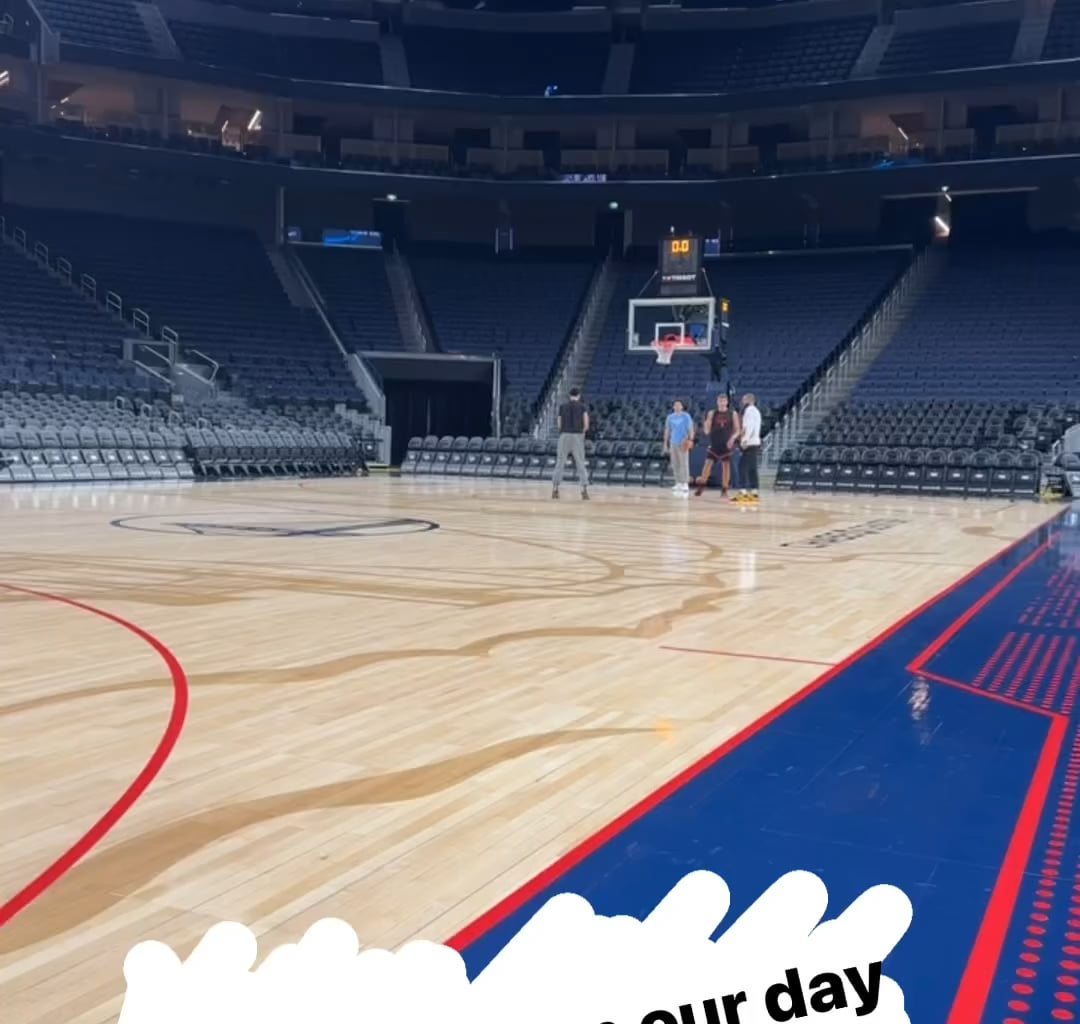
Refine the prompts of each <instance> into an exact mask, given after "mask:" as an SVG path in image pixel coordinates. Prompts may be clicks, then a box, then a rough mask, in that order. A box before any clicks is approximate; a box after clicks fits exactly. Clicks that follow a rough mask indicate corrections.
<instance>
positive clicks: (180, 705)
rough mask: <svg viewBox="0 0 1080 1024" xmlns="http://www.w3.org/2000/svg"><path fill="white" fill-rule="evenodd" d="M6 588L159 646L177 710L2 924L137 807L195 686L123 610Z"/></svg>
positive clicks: (6, 908) (1, 914)
mask: <svg viewBox="0 0 1080 1024" xmlns="http://www.w3.org/2000/svg"><path fill="white" fill-rule="evenodd" d="M0 589H4V590H8V591H10V592H12V593H16V594H26V595H28V596H30V597H40V598H41V599H42V600H45V601H54V602H56V603H57V604H64V605H67V606H68V607H70V608H77V609H78V610H79V611H83V612H88V613H89V614H90V615H96V616H97V617H98V618H100V619H105V620H106V621H107V622H112V623H114V624H115V625H117V626H120V627H121V628H122V629H126V630H127V631H128V632H129V633H131V634H133V635H134V636H136V637H138V638H139V639H140V640H142V641H143V643H145V644H147V645H149V646H150V647H152V648H153V649H154V651H155V652H156V653H157V655H158V657H160V658H161V660H162V661H163V662H164V663H165V666H166V668H168V670H169V676H170V677H171V679H172V686H173V701H172V711H171V713H170V715H169V721H168V724H167V725H166V726H165V731H164V732H163V733H162V736H161V739H160V740H159V741H158V745H157V747H156V748H155V749H154V752H153V753H152V754H151V755H150V760H148V761H147V762H146V764H145V765H144V766H143V769H142V771H141V772H139V774H138V775H137V776H136V777H135V780H134V781H133V782H132V783H131V785H130V786H128V788H127V789H126V790H124V792H123V793H122V794H121V795H120V797H119V799H118V800H117V801H116V802H115V803H114V804H113V805H112V807H110V808H109V809H108V810H107V811H106V812H105V814H104V815H102V817H101V818H99V819H98V821H97V822H96V823H95V824H94V825H93V826H92V827H91V829H90V830H89V831H88V832H87V833H86V834H85V835H84V836H83V837H82V838H81V839H79V841H78V842H76V843H75V845H74V846H72V847H71V848H70V849H68V850H67V851H66V852H65V853H63V854H61V856H60V857H59V858H57V860H55V861H53V863H52V864H50V865H49V866H48V867H47V868H46V869H45V870H44V871H42V872H41V874H39V875H38V876H37V877H36V878H35V879H33V881H31V882H29V883H28V884H27V885H25V886H23V888H22V889H20V890H19V891H18V892H17V893H16V894H15V895H14V896H13V897H12V898H11V899H10V900H8V901H7V902H6V903H5V904H3V906H0V927H2V926H3V925H5V924H7V923H8V922H9V921H10V920H11V919H12V918H13V917H14V916H15V915H16V914H18V913H19V912H20V911H23V910H25V909H26V908H27V907H28V906H30V904H31V903H33V902H34V900H36V899H38V898H39V897H40V896H41V895H42V894H43V893H44V892H45V891H46V890H47V889H49V888H51V887H52V886H54V885H55V884H56V883H57V882H58V881H60V879H61V878H63V876H64V875H65V874H67V872H69V871H70V870H71V869H72V868H73V867H74V866H75V865H76V864H78V863H79V861H80V860H82V859H83V857H85V856H86V855H87V854H88V853H90V851H91V850H93V849H94V847H95V846H97V844H98V843H100V842H101V840H102V839H104V838H105V836H107V835H108V834H109V832H110V831H112V829H113V828H114V827H115V826H116V824H117V822H119V821H120V819H121V818H123V816H124V815H125V814H127V812H128V811H130V810H131V808H132V807H133V806H134V804H135V801H136V800H138V799H139V797H141V796H142V795H143V793H145V792H146V790H147V789H148V788H149V787H150V784H151V783H152V782H153V781H154V779H155V778H156V777H157V775H158V773H159V772H160V771H161V769H162V768H164V767H165V762H166V761H168V759H169V756H170V755H171V754H172V752H173V748H174V747H175V746H176V742H177V740H179V738H180V733H181V732H182V731H183V729H184V720H185V719H186V718H187V710H188V697H189V690H188V680H187V675H186V674H185V672H184V669H183V666H182V665H181V664H180V662H179V660H178V659H177V657H176V655H175V654H173V652H172V651H171V650H169V648H168V647H166V646H165V644H164V643H162V642H161V641H160V640H159V639H158V638H157V637H155V636H152V635H151V634H150V633H148V632H146V630H144V629H142V628H140V627H139V626H136V625H135V624H134V623H133V622H128V620H127V619H122V618H120V616H119V615H114V614H113V613H112V612H107V611H104V610H103V609H101V608H95V607H94V606H93V605H89V604H84V603H83V602H82V601H76V600H74V599H73V598H70V597H61V596H60V595H58V594H47V593H45V592H44V591H40V590H31V589H29V588H28V587H18V586H15V585H14V584H10V583H0Z"/></svg>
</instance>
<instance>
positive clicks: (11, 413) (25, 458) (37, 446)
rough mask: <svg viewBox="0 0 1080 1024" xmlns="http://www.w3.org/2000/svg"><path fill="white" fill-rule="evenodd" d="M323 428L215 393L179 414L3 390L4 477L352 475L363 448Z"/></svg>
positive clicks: (0, 457) (344, 432)
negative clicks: (215, 398) (215, 396)
mask: <svg viewBox="0 0 1080 1024" xmlns="http://www.w3.org/2000/svg"><path fill="white" fill-rule="evenodd" d="M319 427H320V429H313V428H311V427H309V426H305V425H304V424H302V423H300V422H298V421H296V420H295V419H292V418H291V417H288V416H284V415H282V414H281V413H279V412H262V411H258V410H254V409H250V408H248V407H247V406H246V405H245V404H244V403H243V402H242V401H239V400H232V401H229V400H227V399H226V400H218V401H215V402H214V403H212V404H211V405H207V406H202V407H200V408H198V409H197V410H191V411H189V412H188V413H187V414H186V416H181V415H180V414H179V413H178V412H176V411H175V410H173V409H171V408H169V407H168V406H167V405H165V404H164V403H160V402H159V403H154V404H150V403H145V404H140V405H139V406H138V407H136V406H135V405H133V404H132V403H130V402H127V401H121V402H117V403H113V402H100V401H92V400H85V399H81V398H78V397H75V396H71V395H47V394H31V393H28V392H14V391H4V392H2V393H0V483H62V482H104V481H154V480H195V479H199V478H205V479H220V478H238V477H258V476H284V475H305V476H316V475H318V476H330V475H342V474H353V473H355V472H356V469H357V467H358V465H359V458H358V452H359V450H360V445H359V444H358V441H357V439H356V437H355V436H354V435H353V434H352V433H351V432H350V431H349V430H348V429H347V427H346V426H345V424H343V423H341V422H338V423H327V422H324V423H321V424H319Z"/></svg>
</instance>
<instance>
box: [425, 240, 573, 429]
mask: <svg viewBox="0 0 1080 1024" xmlns="http://www.w3.org/2000/svg"><path fill="white" fill-rule="evenodd" d="M564 255H565V258H558V257H556V256H552V255H550V254H549V255H545V254H544V253H543V251H542V250H541V251H538V253H537V254H535V255H531V254H529V253H516V254H514V255H512V256H486V257H485V256H483V255H478V254H477V253H476V251H475V250H472V249H462V250H444V251H443V252H442V253H440V254H433V253H431V252H429V253H428V254H426V255H418V256H414V257H412V258H411V264H412V268H413V274H414V276H415V278H416V283H417V287H418V288H419V289H420V292H421V295H422V296H423V298H424V301H425V302H426V304H427V308H428V311H429V313H430V315H431V320H432V326H433V328H434V331H435V335H436V338H437V340H438V343H439V346H440V348H441V349H442V350H443V351H444V352H460V353H463V354H465V355H476V356H491V355H493V354H494V353H498V354H499V355H500V356H501V357H502V359H503V369H504V371H505V383H504V391H503V395H504V399H505V405H504V409H503V425H504V431H505V432H506V433H509V434H516V433H522V432H525V431H527V430H528V429H529V427H530V426H531V417H532V414H533V411H534V406H535V404H536V402H537V400H538V399H539V398H540V395H541V391H542V390H543V387H544V384H545V383H546V381H547V379H548V376H549V374H550V373H551V371H552V369H553V367H554V364H555V361H556V359H557V357H558V356H559V354H560V353H561V351H562V348H563V345H564V343H565V341H566V339H567V336H568V334H569V332H570V330H571V328H572V327H573V325H574V322H575V320H576V318H577V315H578V313H579V311H580V308H581V303H582V301H583V300H584V297H585V293H586V290H587V288H588V285H589V281H590V278H591V276H592V272H593V269H594V264H593V263H592V261H591V259H590V258H588V257H586V256H582V255H580V254H576V253H569V254H564Z"/></svg>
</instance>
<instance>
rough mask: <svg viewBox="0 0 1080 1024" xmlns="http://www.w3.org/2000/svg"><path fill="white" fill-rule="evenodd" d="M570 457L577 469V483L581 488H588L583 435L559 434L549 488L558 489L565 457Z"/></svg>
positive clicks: (587, 468) (564, 467) (564, 465)
mask: <svg viewBox="0 0 1080 1024" xmlns="http://www.w3.org/2000/svg"><path fill="white" fill-rule="evenodd" d="M568 455H569V456H571V457H572V458H573V460H574V465H575V466H576V467H577V475H578V482H579V483H580V484H581V486H582V487H588V486H589V467H588V466H587V465H586V464H585V435H584V434H560V435H559V450H558V452H557V453H556V455H555V472H554V473H553V474H552V477H551V486H552V487H558V486H559V484H561V483H562V478H563V472H564V471H565V469H566V457H567V456H568Z"/></svg>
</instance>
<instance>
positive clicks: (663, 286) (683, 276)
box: [659, 235, 701, 296]
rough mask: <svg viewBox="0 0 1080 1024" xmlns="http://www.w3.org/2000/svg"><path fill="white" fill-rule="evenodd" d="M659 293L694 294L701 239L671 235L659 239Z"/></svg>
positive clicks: (696, 284)
mask: <svg viewBox="0 0 1080 1024" xmlns="http://www.w3.org/2000/svg"><path fill="white" fill-rule="evenodd" d="M659 263H660V268H659V269H660V294H661V295H663V296H667V295H696V294H697V288H698V275H699V274H700V273H701V239H700V238H691V237H689V236H679V237H676V236H675V235H671V236H669V237H667V238H663V239H661V241H660V260H659Z"/></svg>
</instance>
